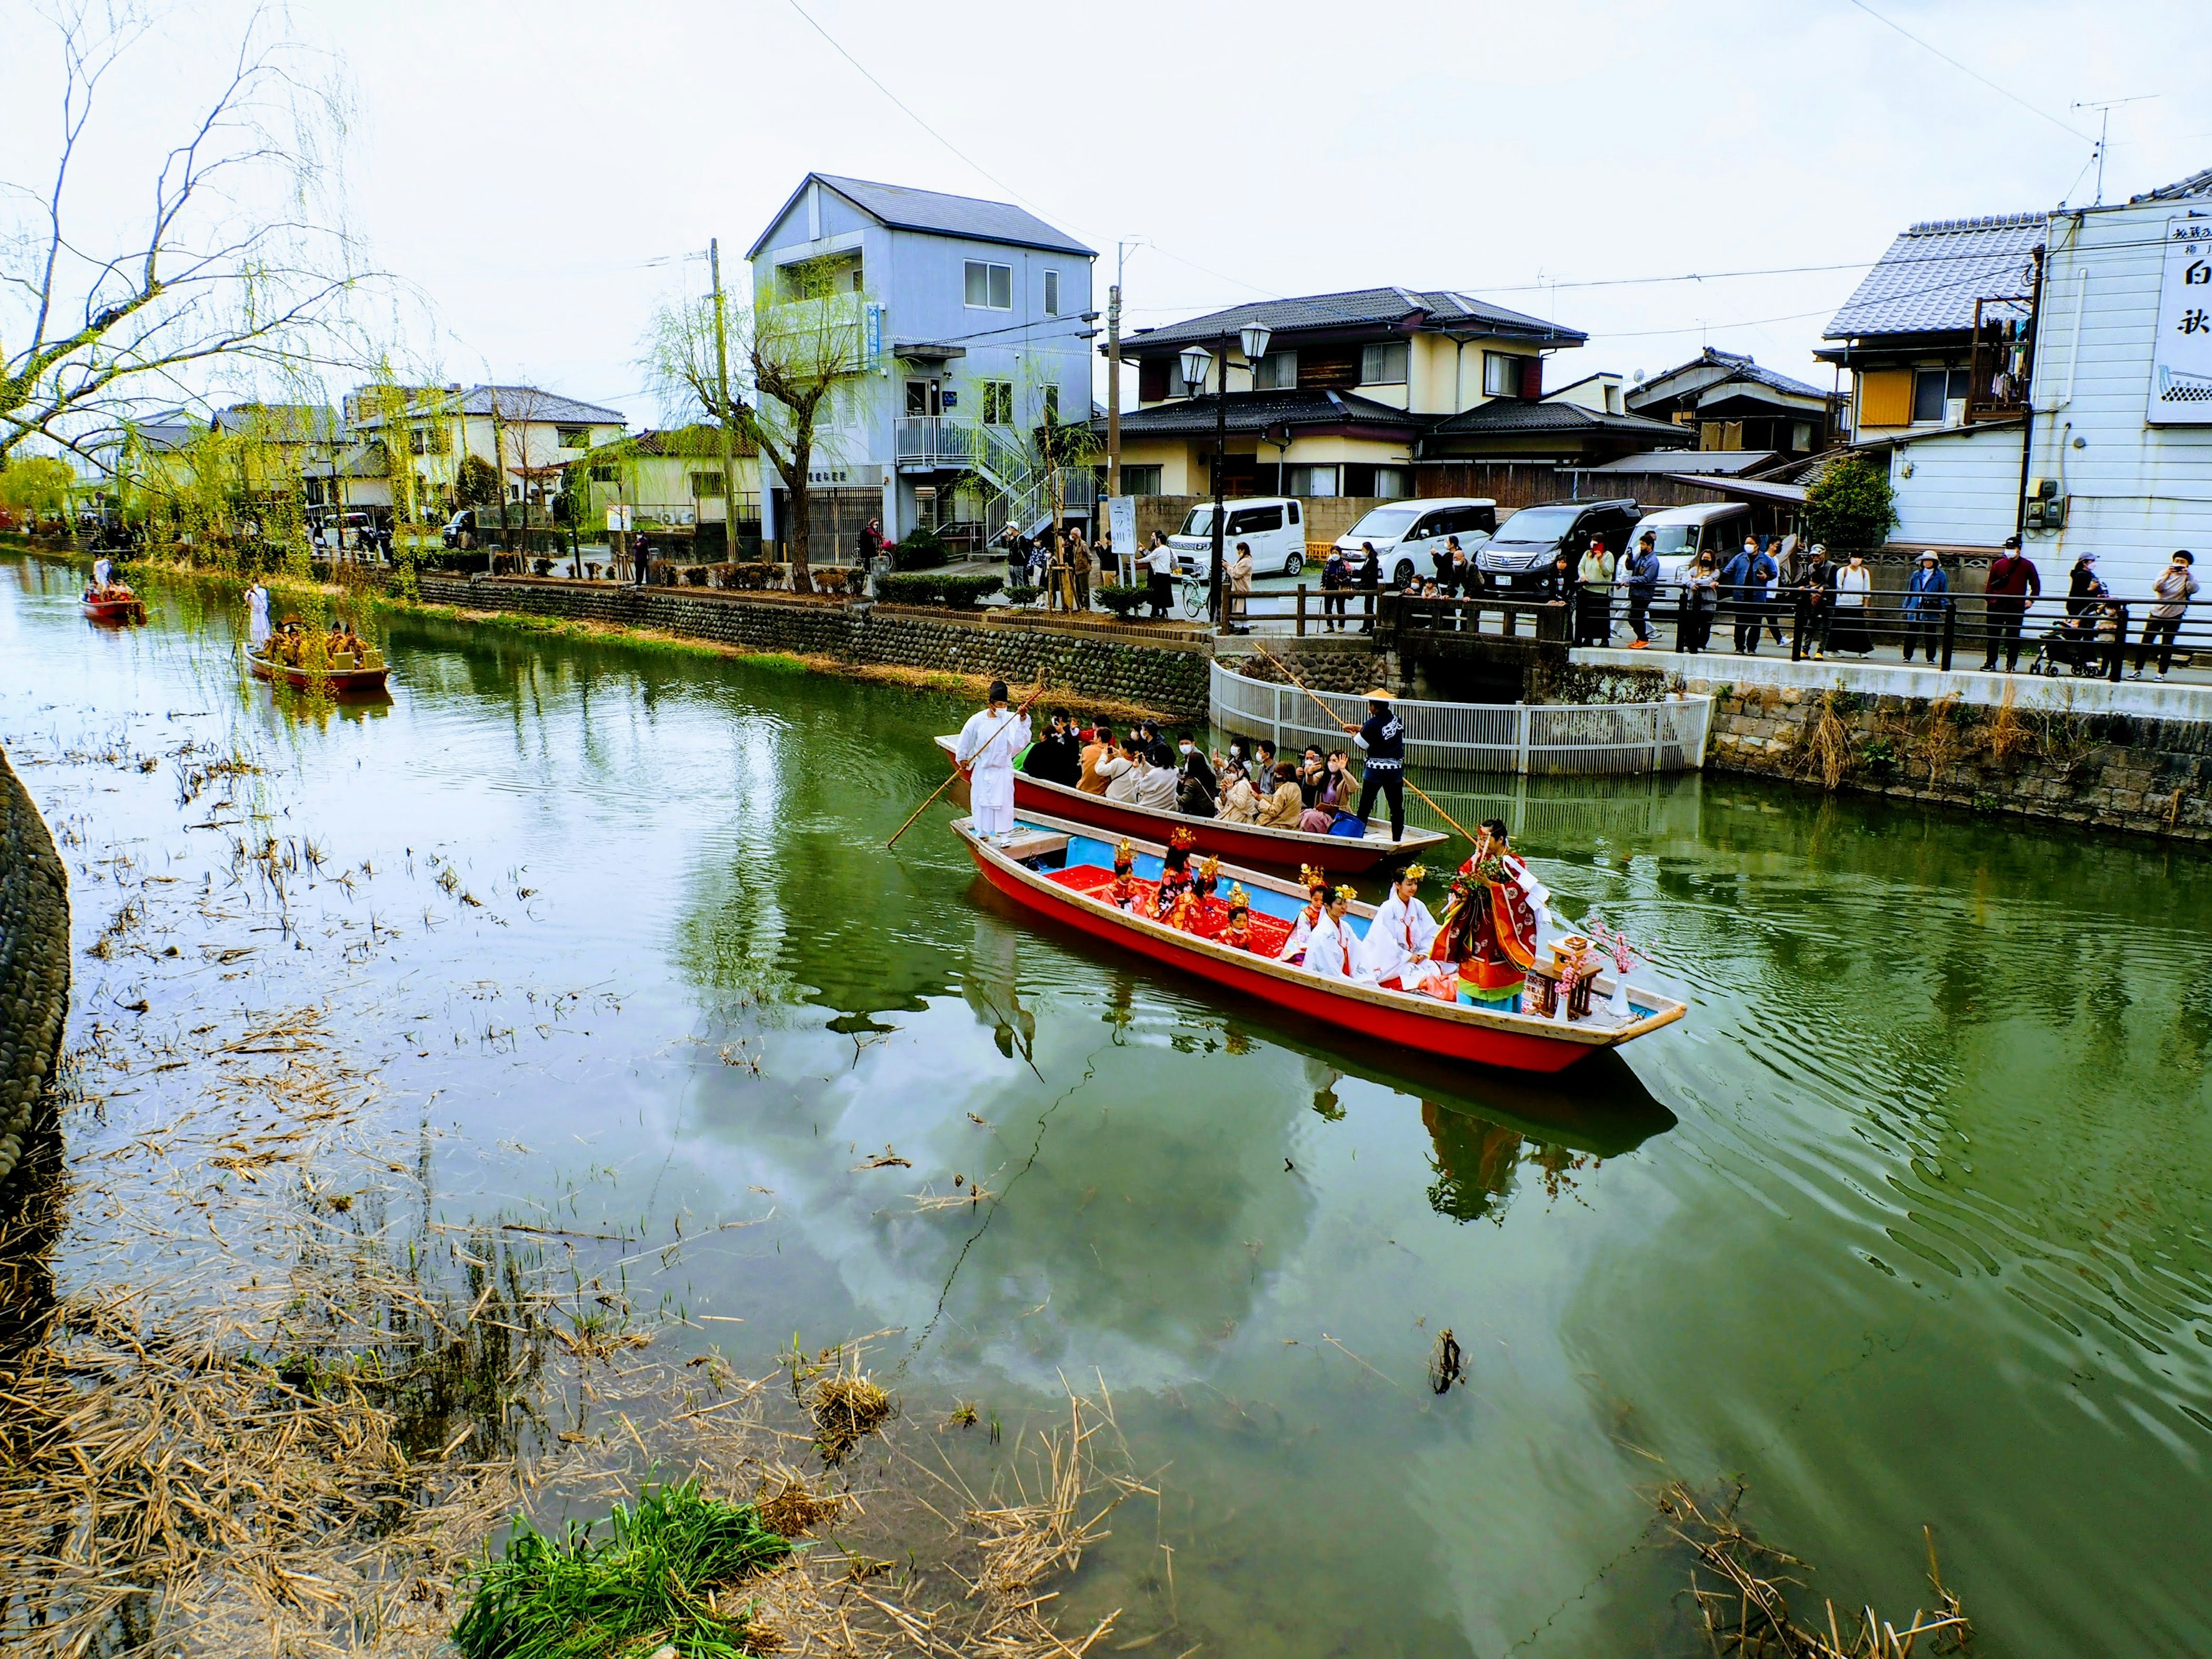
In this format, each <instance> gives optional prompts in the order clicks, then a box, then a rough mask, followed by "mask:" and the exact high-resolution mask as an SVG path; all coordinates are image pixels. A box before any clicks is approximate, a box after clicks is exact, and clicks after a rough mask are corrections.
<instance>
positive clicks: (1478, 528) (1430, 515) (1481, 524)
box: [1336, 495, 1498, 587]
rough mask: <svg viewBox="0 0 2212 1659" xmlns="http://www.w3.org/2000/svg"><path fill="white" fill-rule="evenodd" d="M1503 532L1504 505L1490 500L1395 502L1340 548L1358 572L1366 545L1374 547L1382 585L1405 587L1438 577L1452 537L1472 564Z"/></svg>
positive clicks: (1358, 526) (1342, 541) (1353, 532)
mask: <svg viewBox="0 0 2212 1659" xmlns="http://www.w3.org/2000/svg"><path fill="white" fill-rule="evenodd" d="M1497 529H1498V503H1497V502H1496V501H1493V500H1492V499H1491V498H1490V497H1489V496H1486V495H1484V496H1472V495H1463V496H1455V497H1450V498H1448V499H1445V500H1442V501H1389V502H1387V503H1385V504H1384V505H1383V506H1381V507H1376V508H1375V509H1374V510H1373V511H1371V512H1370V513H1368V514H1367V515H1366V516H1365V517H1364V518H1363V519H1361V520H1360V521H1359V522H1358V524H1356V525H1354V526H1352V528H1351V529H1350V530H1349V531H1348V532H1346V533H1345V534H1344V535H1341V536H1340V537H1338V538H1336V548H1337V550H1338V551H1339V552H1340V553H1342V554H1343V555H1344V556H1345V557H1346V559H1348V560H1350V561H1351V562H1352V568H1353V569H1354V570H1357V569H1358V568H1359V562H1360V561H1361V560H1362V559H1363V558H1364V557H1365V556H1366V553H1365V551H1364V548H1365V544H1367V543H1369V542H1372V543H1374V544H1375V550H1376V553H1378V554H1380V555H1381V556H1382V559H1383V586H1385V587H1403V586H1406V584H1407V582H1409V581H1411V580H1414V579H1415V578H1417V577H1418V578H1419V579H1420V580H1427V579H1428V578H1429V577H1431V576H1433V575H1435V574H1437V565H1436V556H1437V554H1439V553H1441V552H1443V550H1444V549H1445V546H1446V544H1447V538H1450V537H1453V536H1456V537H1458V538H1459V545H1460V551H1462V553H1464V554H1466V555H1467V556H1468V562H1469V563H1470V564H1472V562H1473V561H1474V555H1475V551H1476V550H1477V549H1479V548H1480V547H1481V546H1482V544H1484V543H1486V542H1487V541H1488V540H1489V539H1490V538H1491V537H1492V534H1493V533H1495V532H1496V531H1497Z"/></svg>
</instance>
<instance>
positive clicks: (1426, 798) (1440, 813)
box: [1253, 641, 1474, 845]
mask: <svg viewBox="0 0 2212 1659" xmlns="http://www.w3.org/2000/svg"><path fill="white" fill-rule="evenodd" d="M1253 648H1254V649H1255V650H1256V651H1258V652H1259V653H1260V654H1261V656H1263V657H1265V658H1266V659H1267V660H1268V661H1269V662H1271V663H1273V664H1274V665H1275V666H1276V667H1278V668H1279V669H1281V670H1282V671H1283V678H1285V679H1286V680H1288V681H1290V683H1291V684H1292V685H1295V686H1297V688H1298V690H1301V691H1303V692H1304V693H1305V694H1306V696H1310V697H1311V698H1312V699H1313V700H1314V703H1315V706H1316V707H1317V708H1319V709H1320V710H1321V712H1322V714H1326V715H1328V717H1329V719H1330V720H1334V721H1335V723H1336V724H1337V725H1338V726H1340V727H1341V728H1342V729H1343V730H1345V731H1346V732H1357V731H1358V729H1359V728H1358V726H1346V725H1345V724H1344V722H1343V721H1342V720H1337V718H1336V711H1335V710H1334V708H1330V707H1329V706H1328V704H1327V703H1325V702H1322V700H1321V694H1320V693H1319V692H1317V691H1316V690H1314V689H1313V687H1311V686H1310V685H1308V684H1306V683H1305V682H1304V680H1302V679H1300V678H1298V677H1297V675H1296V674H1293V673H1292V672H1291V667H1290V665H1289V664H1288V663H1286V662H1285V661H1284V660H1283V659H1281V658H1280V657H1279V656H1277V655H1276V654H1275V653H1273V652H1272V651H1270V650H1268V649H1267V647H1266V646H1264V645H1261V644H1260V643H1259V642H1258V641H1254V642H1253ZM1360 769H1361V772H1362V774H1363V775H1364V772H1365V770H1366V763H1365V762H1364V761H1363V762H1361V763H1360ZM1406 787H1407V788H1408V789H1410V790H1412V791H1413V793H1415V794H1417V795H1419V797H1420V798H1421V799H1422V801H1423V802H1424V803H1425V805H1427V807H1428V809H1429V811H1431V812H1434V813H1435V814H1436V815H1437V817H1440V818H1442V819H1443V821H1444V822H1445V823H1449V825H1451V827H1452V829H1454V830H1455V831H1456V832H1457V833H1458V836H1459V838H1460V839H1461V840H1462V841H1464V842H1468V843H1469V844H1470V845H1472V844H1473V842H1474V836H1470V835H1469V834H1468V832H1467V831H1466V830H1465V829H1461V828H1460V822H1459V820H1458V819H1457V818H1455V817H1453V816H1452V815H1451V814H1450V813H1449V812H1447V811H1444V809H1443V807H1441V806H1439V805H1437V803H1436V798H1435V797H1434V796H1432V795H1431V794H1430V793H1429V792H1428V791H1427V790H1425V789H1424V788H1422V787H1421V786H1420V785H1419V784H1418V783H1415V782H1414V781H1413V779H1411V778H1407V779H1406Z"/></svg>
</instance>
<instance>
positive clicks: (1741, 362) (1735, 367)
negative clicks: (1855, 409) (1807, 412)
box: [1628, 346, 1828, 398]
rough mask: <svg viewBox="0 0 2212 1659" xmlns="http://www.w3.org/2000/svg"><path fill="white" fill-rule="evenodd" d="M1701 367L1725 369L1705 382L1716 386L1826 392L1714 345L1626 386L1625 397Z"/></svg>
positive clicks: (1796, 393) (1792, 392) (1814, 395)
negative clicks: (1733, 383) (1746, 383)
mask: <svg viewBox="0 0 2212 1659" xmlns="http://www.w3.org/2000/svg"><path fill="white" fill-rule="evenodd" d="M1701 368H1718V369H1724V370H1726V371H1727V372H1726V373H1725V374H1723V375H1722V376H1721V377H1720V379H1718V380H1711V381H1709V382H1707V385H1708V386H1720V385H1723V384H1725V383H1726V382H1727V381H1729V380H1750V381H1753V382H1755V383H1756V384H1758V385H1759V386H1771V387H1772V388H1773V389H1774V390H1775V391H1777V392H1788V393H1790V395H1791V396H1792V397H1797V398H1825V397H1826V396H1827V395H1828V394H1827V393H1826V392H1823V391H1821V390H1820V387H1818V386H1808V385H1807V384H1806V383H1805V382H1804V381H1802V380H1791V379H1790V377H1789V376H1788V375H1787V374H1776V373H1775V372H1774V371H1773V370H1772V369H1771V368H1761V367H1759V364H1757V363H1755V362H1753V361H1752V359H1751V356H1750V354H1749V353H1747V352H1741V351H1723V350H1722V349H1720V348H1719V347H1718V346H1707V347H1706V348H1705V349H1704V350H1703V351H1701V352H1699V354H1698V355H1697V356H1694V357H1692V358H1691V359H1690V361H1689V362H1686V363H1677V364H1675V365H1674V368H1669V369H1666V370H1663V371H1662V372H1661V373H1659V374H1654V375H1653V376H1652V377H1651V378H1650V380H1645V381H1644V382H1643V383H1642V384H1640V385H1638V386H1631V387H1629V388H1628V396H1629V397H1631V398H1644V397H1648V396H1649V395H1650V392H1651V391H1652V389H1653V388H1654V387H1656V386H1664V385H1666V384H1667V382H1668V381H1669V380H1673V379H1674V377H1675V376H1676V375H1678V374H1691V373H1693V372H1694V371H1696V370H1698V369H1701ZM1666 395H1668V396H1674V395H1676V394H1674V393H1668V394H1666Z"/></svg>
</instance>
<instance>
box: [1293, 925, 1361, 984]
mask: <svg viewBox="0 0 2212 1659" xmlns="http://www.w3.org/2000/svg"><path fill="white" fill-rule="evenodd" d="M1351 920H1352V918H1351V917H1350V916H1349V915H1346V917H1345V921H1344V923H1343V924H1340V923H1338V922H1336V921H1332V920H1331V919H1330V918H1329V916H1328V913H1327V912H1326V911H1324V912H1323V913H1322V919H1321V920H1320V921H1317V922H1316V923H1314V927H1313V933H1312V934H1311V935H1310V937H1309V938H1308V939H1307V940H1306V960H1305V969H1306V972H1308V973H1310V974H1312V975H1316V976H1318V977H1319V978H1322V979H1358V978H1361V977H1364V976H1363V975H1361V973H1360V971H1359V936H1358V934H1356V933H1353V932H1352V929H1351V927H1349V926H1348V925H1345V924H1348V923H1349V922H1350V921H1351Z"/></svg>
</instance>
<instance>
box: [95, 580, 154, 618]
mask: <svg viewBox="0 0 2212 1659" xmlns="http://www.w3.org/2000/svg"><path fill="white" fill-rule="evenodd" d="M96 594H100V589H99V588H96V587H88V588H87V589H85V591H84V614H85V615H86V616H88V617H90V618H91V619H92V620H93V621H94V622H97V623H142V622H144V621H145V620H146V601H145V600H143V599H140V598H139V597H138V596H137V594H136V593H133V592H131V590H130V589H129V588H127V587H125V588H109V589H108V590H107V591H106V593H105V594H104V595H101V596H100V597H98V598H95V597H94V595H96Z"/></svg>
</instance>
